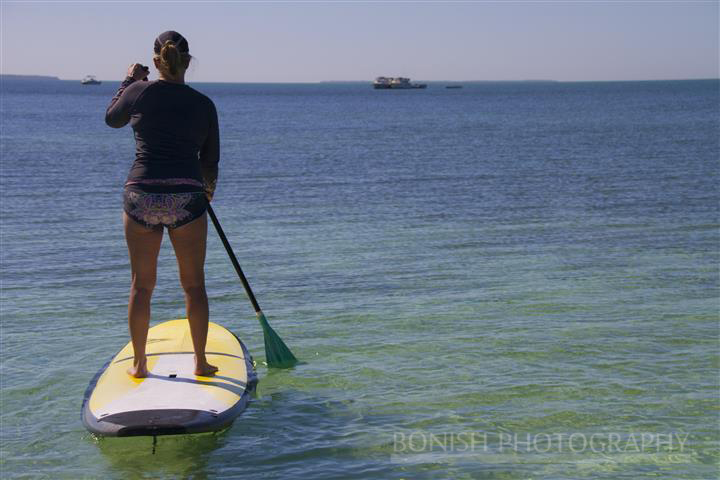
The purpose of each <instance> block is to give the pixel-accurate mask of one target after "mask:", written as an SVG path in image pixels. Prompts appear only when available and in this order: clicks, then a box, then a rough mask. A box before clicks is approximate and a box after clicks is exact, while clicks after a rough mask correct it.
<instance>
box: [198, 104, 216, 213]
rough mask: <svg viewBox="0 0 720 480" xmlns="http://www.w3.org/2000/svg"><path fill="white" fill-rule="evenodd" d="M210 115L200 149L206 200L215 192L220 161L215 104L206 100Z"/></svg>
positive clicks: (210, 198)
mask: <svg viewBox="0 0 720 480" xmlns="http://www.w3.org/2000/svg"><path fill="white" fill-rule="evenodd" d="M208 104H209V107H208V108H209V112H208V115H209V117H210V126H209V129H208V136H207V138H206V139H205V144H204V145H203V147H202V149H201V150H200V168H201V169H202V176H203V183H204V184H205V194H206V195H207V197H208V200H212V197H213V195H214V194H215V186H216V184H217V177H218V163H219V161H220V131H219V127H218V116H217V110H216V109H215V104H214V103H213V102H212V100H210V101H208Z"/></svg>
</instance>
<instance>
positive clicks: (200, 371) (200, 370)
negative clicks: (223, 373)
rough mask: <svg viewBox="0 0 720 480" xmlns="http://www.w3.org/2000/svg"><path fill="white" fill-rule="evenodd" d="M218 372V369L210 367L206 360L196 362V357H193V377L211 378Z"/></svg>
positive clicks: (213, 366)
mask: <svg viewBox="0 0 720 480" xmlns="http://www.w3.org/2000/svg"><path fill="white" fill-rule="evenodd" d="M217 371H218V367H216V366H215V365H210V364H209V363H208V362H207V360H203V361H201V362H198V360H197V355H196V356H195V375H198V376H200V377H211V376H213V375H215V372H217Z"/></svg>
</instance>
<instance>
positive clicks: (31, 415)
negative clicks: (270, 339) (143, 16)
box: [0, 80, 720, 479]
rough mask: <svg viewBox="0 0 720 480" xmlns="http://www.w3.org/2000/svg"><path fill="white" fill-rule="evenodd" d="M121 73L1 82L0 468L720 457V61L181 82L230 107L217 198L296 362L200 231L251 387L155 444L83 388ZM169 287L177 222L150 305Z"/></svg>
mask: <svg viewBox="0 0 720 480" xmlns="http://www.w3.org/2000/svg"><path fill="white" fill-rule="evenodd" d="M116 86H117V85H114V84H109V83H107V82H105V83H104V84H103V85H101V86H97V87H88V86H81V85H80V84H79V82H70V81H55V82H29V83H21V82H16V81H8V80H3V82H2V86H1V94H2V95H1V99H2V105H1V108H0V109H1V120H2V125H1V127H2V128H1V130H2V131H1V133H0V140H1V148H0V155H1V158H2V165H1V167H2V168H1V171H0V174H1V175H0V193H1V198H0V199H1V201H2V203H1V205H0V211H1V212H2V217H1V219H2V222H1V225H0V234H1V237H0V242H1V243H0V249H1V259H2V265H1V267H2V271H1V277H0V278H1V281H2V285H1V287H2V298H1V304H0V314H1V316H2V330H1V332H0V333H1V341H0V347H1V354H2V371H1V376H0V378H1V381H2V411H1V415H0V420H1V421H2V429H1V434H2V442H1V443H2V447H1V455H2V457H1V459H0V461H1V462H2V463H0V469H1V472H2V477H3V478H19V477H23V478H27V477H32V478H53V479H54V478H82V477H84V478H158V477H168V478H233V476H239V475H242V476H250V477H251V478H293V477H308V478H529V477H532V478H553V479H558V478H613V479H615V478H628V479H637V478H657V477H661V478H693V479H695V478H716V476H717V474H718V462H719V461H720V433H719V431H718V425H719V423H718V422H719V415H720V402H719V401H718V398H719V396H718V394H719V393H720V384H719V378H720V377H719V375H718V372H719V368H720V355H718V352H719V348H718V347H719V346H720V344H719V333H720V331H719V328H718V325H719V323H718V321H719V319H720V318H719V316H718V313H719V312H720V296H719V293H720V290H719V289H718V286H719V285H718V284H719V278H720V276H719V269H718V266H719V265H720V263H719V262H720V217H719V208H720V194H719V192H718V184H719V180H720V178H719V177H720V164H719V156H720V143H719V142H720V140H719V138H720V136H719V133H720V82H718V81H717V80H708V81H671V82H665V81H658V82H602V83H592V82H585V83H471V84H465V86H464V88H463V89H460V90H447V89H445V88H444V85H443V84H432V83H431V84H430V86H429V87H428V89H427V90H418V91H375V90H372V89H371V88H370V86H369V85H368V84H298V85H288V84H282V85H267V84H192V86H194V87H195V88H197V89H198V90H200V91H202V92H203V93H205V94H207V95H209V96H210V97H211V98H212V99H213V100H214V101H215V103H216V105H217V108H218V112H219V116H220V128H221V147H222V153H221V165H220V180H219V185H218V191H217V194H216V197H215V200H214V205H215V209H216V211H217V214H218V216H219V217H220V220H221V222H222V223H223V226H224V228H225V231H226V233H227V234H228V235H229V237H230V241H231V242H232V244H233V246H234V247H235V249H236V253H237V254H238V256H239V258H240V262H241V264H242V265H243V268H244V270H245V271H246V274H247V275H248V277H249V280H250V282H251V284H252V285H253V287H254V289H255V291H256V292H255V293H256V295H257V296H258V300H259V301H260V304H261V305H262V306H263V308H264V310H265V312H266V314H267V315H268V317H269V320H270V322H271V324H272V325H273V326H274V327H275V328H276V330H277V331H278V332H279V333H280V334H281V336H282V337H283V339H284V340H285V341H286V342H287V343H288V345H290V346H291V348H292V349H293V351H294V352H295V353H296V355H297V356H298V357H300V358H301V359H302V360H303V362H304V363H303V364H302V365H300V366H298V367H296V368H295V369H293V370H289V371H268V370H267V368H265V367H264V366H262V364H261V363H260V362H261V361H262V360H263V356H264V352H263V347H262V335H261V331H260V328H259V326H258V325H257V323H256V321H255V320H254V315H253V311H252V309H251V307H250V305H249V303H248V302H247V299H246V298H245V296H244V293H243V291H242V288H241V286H240V284H239V282H238V280H237V277H236V276H235V273H234V270H233V269H232V267H231V265H230V263H229V261H228V260H227V257H226V256H225V252H224V250H223V249H222V245H221V244H220V242H219V241H218V239H217V237H216V236H215V235H214V233H213V232H212V231H211V232H210V242H209V247H208V249H209V251H208V260H207V286H208V292H209V295H210V302H211V318H212V320H214V321H216V322H219V323H222V324H224V325H226V326H228V327H229V328H230V329H232V330H233V331H234V332H235V333H237V334H238V335H239V336H240V337H241V338H242V339H243V340H244V342H245V343H246V344H247V345H248V347H249V348H250V350H251V352H252V353H253V355H254V356H255V358H256V359H257V360H258V361H259V363H260V364H259V375H260V383H259V386H258V393H257V395H256V397H255V398H254V399H253V402H252V403H251V404H250V406H249V407H248V409H247V411H246V412H245V413H244V414H243V415H242V416H241V417H240V418H239V419H238V420H237V421H236V422H235V424H234V425H233V426H232V428H230V429H229V430H227V431H225V432H222V433H220V434H216V435H206V436H200V437H182V436H181V437H174V438H169V437H168V438H161V439H160V440H159V441H158V451H157V453H156V454H155V455H152V454H151V448H150V444H151V440H150V439H147V438H131V439H104V440H97V439H94V438H92V437H91V436H90V435H89V434H88V433H87V432H86V431H85V430H84V429H83V426H82V424H81V422H80V416H79V411H80V404H81V401H82V394H83V391H84V389H85V387H86V385H87V383H88V381H89V380H90V378H91V377H92V376H93V374H94V373H95V371H96V370H97V369H98V368H100V366H101V365H102V364H103V363H104V362H105V361H106V360H107V359H108V358H109V357H110V356H112V355H113V354H114V353H115V352H116V351H117V350H118V349H119V348H120V347H121V346H122V345H124V344H125V342H127V341H128V337H127V327H126V318H125V314H126V313H125V310H126V306H127V303H126V302H127V290H128V287H129V265H128V260H127V253H126V248H125V244H124V238H123V234H122V225H121V193H122V184H123V180H124V178H125V175H126V174H127V171H128V169H129V167H130V165H131V162H132V158H133V140H132V134H131V131H130V130H129V129H128V128H126V129H122V130H113V129H110V128H108V127H106V126H105V124H104V122H103V115H104V110H105V108H106V106H107V104H108V102H109V99H110V97H111V96H112V95H113V93H114V91H115V88H116ZM182 316H184V304H183V299H182V294H181V291H180V288H179V285H178V281H177V269H176V266H175V261H174V258H173V253H172V249H171V247H170V246H169V242H167V239H166V242H165V244H164V246H163V250H162V252H161V258H160V267H159V277H158V286H157V289H156V292H155V296H154V300H153V323H154V322H160V321H164V320H168V319H171V318H178V317H182ZM562 434H566V435H567V436H570V435H573V434H574V435H575V437H574V441H575V443H574V444H573V443H569V444H568V443H565V444H563V443H562V441H561V440H557V441H556V442H555V443H553V441H552V439H553V438H562V437H554V436H559V435H562ZM411 435H413V436H412V437H411ZM431 435H434V436H435V437H431ZM443 435H444V437H441V436H443ZM463 435H465V437H463ZM468 435H474V436H476V437H474V438H483V439H485V441H484V444H483V446H482V447H481V446H476V447H477V448H475V449H473V450H472V451H470V450H468V449H466V450H461V448H460V447H458V446H455V447H453V448H449V447H448V445H447V439H448V438H450V439H453V440H459V439H462V438H465V439H467V438H469V437H468ZM504 435H508V437H504ZM512 435H516V436H517V437H519V438H521V439H522V441H525V440H526V439H527V438H528V437H527V436H528V435H529V436H530V438H531V440H532V441H531V444H530V445H531V447H530V448H528V447H527V445H525V444H522V443H520V444H518V443H512V444H511V443H509V442H508V441H507V439H508V438H510V436H512ZM593 435H595V437H592V436H593ZM643 435H645V437H643ZM664 435H670V437H669V438H675V439H676V440H675V441H674V443H672V444H671V445H668V444H667V442H665V443H662V442H660V443H659V444H657V445H655V444H653V443H652V442H653V441H657V440H658V439H667V438H668V437H663V436H664ZM672 435H676V437H673V436H672ZM616 436H617V437H616ZM410 438H412V440H409V439H410ZM432 438H435V439H436V440H437V439H438V438H444V439H445V443H444V444H443V445H444V447H445V448H444V449H443V448H441V447H440V445H439V443H441V442H439V441H437V442H436V443H435V445H434V446H433V445H432V442H430V444H427V445H425V446H423V444H422V441H423V440H426V441H427V440H428V439H432ZM512 438H515V437H512ZM591 438H594V439H596V440H597V441H598V442H599V443H603V445H605V447H604V448H602V449H600V448H595V449H594V450H593V449H591V448H590V447H589V446H586V447H585V448H580V447H582V439H585V440H588V439H591ZM616 438H617V439H618V441H617V442H616V443H613V441H614V440H615V439H616ZM642 438H645V439H646V444H645V445H641V446H638V447H637V448H633V444H632V442H633V441H634V440H637V441H638V443H639V442H640V440H641V439H642ZM678 438H684V439H685V442H684V443H682V444H681V443H680V442H679V441H678V440H677V439H678ZM538 441H539V442H540V443H542V442H543V441H546V443H547V445H544V446H543V445H538V444H537V442H538ZM503 442H504V443H503ZM532 442H535V443H534V444H533V443H532ZM410 447H412V448H410ZM545 447H547V448H545ZM570 447H573V449H570ZM596 447H597V445H596Z"/></svg>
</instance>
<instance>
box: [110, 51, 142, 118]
mask: <svg viewBox="0 0 720 480" xmlns="http://www.w3.org/2000/svg"><path fill="white" fill-rule="evenodd" d="M147 73H148V68H147V67H145V66H143V65H142V64H139V63H133V64H132V65H130V67H129V68H128V74H127V77H125V80H123V82H122V83H121V84H120V88H119V89H118V91H117V93H115V96H114V97H113V98H112V100H110V106H109V107H108V108H107V110H106V111H105V123H106V124H107V125H108V126H110V127H113V128H120V127H124V126H125V125H127V124H128V122H129V121H130V109H131V108H132V104H133V102H134V101H135V98H130V97H131V96H128V95H125V96H123V93H124V92H125V89H126V88H127V87H129V86H130V85H132V84H133V83H135V82H136V81H137V80H141V79H144V80H146V81H147Z"/></svg>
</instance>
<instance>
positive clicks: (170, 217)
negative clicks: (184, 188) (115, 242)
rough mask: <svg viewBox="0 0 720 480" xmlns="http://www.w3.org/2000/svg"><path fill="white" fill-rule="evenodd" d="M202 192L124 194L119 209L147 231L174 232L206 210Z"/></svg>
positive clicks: (205, 198)
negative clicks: (158, 229)
mask: <svg viewBox="0 0 720 480" xmlns="http://www.w3.org/2000/svg"><path fill="white" fill-rule="evenodd" d="M207 205H208V202H207V197H206V196H205V193H203V192H184V193H143V192H136V191H132V190H127V189H126V190H125V193H124V194H123V207H124V209H125V213H127V214H128V216H129V217H130V218H132V219H133V220H134V221H136V222H137V223H139V224H141V225H144V226H145V227H147V228H155V227H158V226H164V227H167V228H178V227H181V226H183V225H185V224H187V223H190V222H192V221H193V220H195V219H197V218H200V217H201V216H202V214H203V213H205V210H207Z"/></svg>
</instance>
